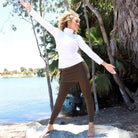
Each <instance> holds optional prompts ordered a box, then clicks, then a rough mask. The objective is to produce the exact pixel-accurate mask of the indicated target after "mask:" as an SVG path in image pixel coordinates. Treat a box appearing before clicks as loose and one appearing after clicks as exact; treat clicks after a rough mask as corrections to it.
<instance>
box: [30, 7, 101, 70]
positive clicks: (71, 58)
mask: <svg viewBox="0 0 138 138" xmlns="http://www.w3.org/2000/svg"><path fill="white" fill-rule="evenodd" d="M30 15H31V16H33V17H34V18H35V20H36V21H38V22H39V23H40V24H41V25H42V26H43V27H44V28H45V29H46V30H47V31H48V32H49V33H50V34H52V35H53V36H54V38H55V41H56V49H57V51H58V55H59V63H58V68H60V69H63V68H67V67H71V66H73V65H76V64H78V63H80V62H82V61H83V58H82V57H81V55H80V54H79V53H78V50H79V48H80V49H81V50H82V51H84V52H85V53H86V54H87V55H88V56H89V57H90V58H91V59H92V60H94V61H95V62H97V63H98V64H99V65H100V64H101V63H102V62H103V60H102V59H101V58H100V57H99V56H98V55H97V54H96V53H95V52H93V51H92V50H91V49H90V47H89V46H88V45H87V44H86V43H85V42H84V40H83V39H82V37H81V36H80V35H78V34H74V33H73V32H74V31H73V30H72V29H70V28H65V29H64V31H61V30H60V29H59V28H56V27H54V26H53V25H51V24H50V23H49V22H47V21H46V20H44V19H43V18H42V17H41V16H40V15H39V14H37V12H35V11H34V10H33V9H32V10H31V12H30Z"/></svg>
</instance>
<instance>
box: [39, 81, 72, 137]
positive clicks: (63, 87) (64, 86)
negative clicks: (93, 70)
mask: <svg viewBox="0 0 138 138" xmlns="http://www.w3.org/2000/svg"><path fill="white" fill-rule="evenodd" d="M72 84H73V82H61V83H60V88H59V94H58V97H57V99H56V103H55V106H54V108H53V111H52V114H51V117H50V120H49V123H48V125H47V127H46V129H45V130H44V131H43V134H42V135H41V136H40V137H39V138H43V137H44V136H46V134H47V133H48V132H50V131H53V130H54V128H53V123H54V122H55V120H56V118H57V116H58V114H59V112H60V110H61V108H62V104H63V102H64V100H65V98H66V96H67V94H68V92H69V90H70V88H71V86H72Z"/></svg>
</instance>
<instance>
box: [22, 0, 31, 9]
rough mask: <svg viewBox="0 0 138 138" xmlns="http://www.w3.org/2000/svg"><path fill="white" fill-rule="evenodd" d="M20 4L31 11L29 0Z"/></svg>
mask: <svg viewBox="0 0 138 138" xmlns="http://www.w3.org/2000/svg"><path fill="white" fill-rule="evenodd" d="M20 3H21V5H22V6H24V7H25V8H26V9H27V10H29V11H31V5H30V3H29V2H28V1H27V0H25V2H23V1H21V0H20Z"/></svg>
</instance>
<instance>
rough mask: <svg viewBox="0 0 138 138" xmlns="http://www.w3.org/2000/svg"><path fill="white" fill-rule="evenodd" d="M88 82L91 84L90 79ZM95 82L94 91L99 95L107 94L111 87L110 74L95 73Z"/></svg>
mask: <svg viewBox="0 0 138 138" xmlns="http://www.w3.org/2000/svg"><path fill="white" fill-rule="evenodd" d="M90 84H91V85H92V79H91V80H90ZM95 84H96V85H95V86H96V91H97V92H98V94H99V96H100V97H101V96H102V95H107V94H108V93H109V91H110V90H111V88H112V85H111V81H110V76H109V75H108V74H103V73H102V74H101V73H97V74H96V75H95ZM91 90H92V91H93V89H91Z"/></svg>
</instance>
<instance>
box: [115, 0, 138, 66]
mask: <svg viewBox="0 0 138 138" xmlns="http://www.w3.org/2000/svg"><path fill="white" fill-rule="evenodd" d="M113 7H114V33H115V34H117V35H118V37H119V43H120V46H122V47H125V48H126V49H127V50H128V53H129V55H130V56H132V57H133V63H134V64H135V66H136V68H138V25H137V13H138V7H137V1H136V0H127V1H124V0H123V1H122V0H114V2H113ZM115 48H116V47H115Z"/></svg>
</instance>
